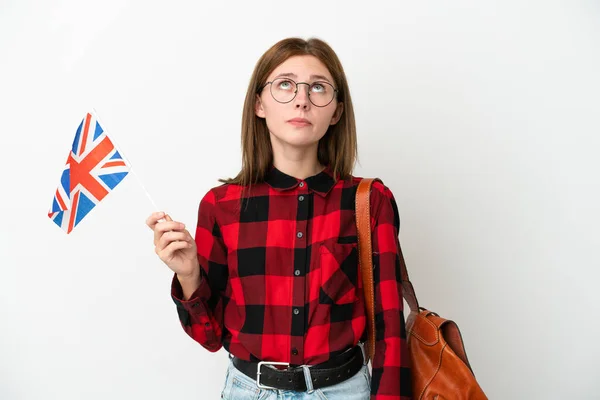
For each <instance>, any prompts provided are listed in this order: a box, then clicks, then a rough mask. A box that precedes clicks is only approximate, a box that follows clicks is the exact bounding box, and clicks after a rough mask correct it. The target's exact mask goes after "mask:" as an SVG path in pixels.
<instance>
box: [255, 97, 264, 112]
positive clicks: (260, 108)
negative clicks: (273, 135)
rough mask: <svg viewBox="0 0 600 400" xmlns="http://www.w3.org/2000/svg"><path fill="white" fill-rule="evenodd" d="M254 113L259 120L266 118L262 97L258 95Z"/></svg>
mask: <svg viewBox="0 0 600 400" xmlns="http://www.w3.org/2000/svg"><path fill="white" fill-rule="evenodd" d="M254 113H255V114H256V116H257V117H259V118H265V110H264V108H263V105H262V101H261V100H260V95H258V94H257V95H256V101H255V102H254Z"/></svg>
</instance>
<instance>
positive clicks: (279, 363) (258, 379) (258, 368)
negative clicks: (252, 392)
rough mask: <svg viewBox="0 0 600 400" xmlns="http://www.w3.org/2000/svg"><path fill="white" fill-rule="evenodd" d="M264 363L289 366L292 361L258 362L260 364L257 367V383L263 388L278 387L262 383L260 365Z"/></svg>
mask: <svg viewBox="0 0 600 400" xmlns="http://www.w3.org/2000/svg"><path fill="white" fill-rule="evenodd" d="M263 365H285V366H286V367H289V366H290V363H286V362H275V361H260V362H259V363H258V366H257V367H256V385H257V386H258V387H259V388H261V389H277V388H274V387H272V386H267V385H263V384H262V383H260V375H261V372H260V367H262V366H263Z"/></svg>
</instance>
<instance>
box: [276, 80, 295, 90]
mask: <svg viewBox="0 0 600 400" xmlns="http://www.w3.org/2000/svg"><path fill="white" fill-rule="evenodd" d="M292 87H293V85H292V81H288V80H281V81H279V82H278V83H277V88H278V89H282V90H290V89H291V88H292Z"/></svg>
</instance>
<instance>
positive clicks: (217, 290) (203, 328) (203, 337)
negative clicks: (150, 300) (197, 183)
mask: <svg viewBox="0 0 600 400" xmlns="http://www.w3.org/2000/svg"><path fill="white" fill-rule="evenodd" d="M197 221H198V222H197V226H196V235H195V238H194V240H195V241H196V246H197V248H198V261H199V264H200V279H201V283H200V286H199V287H198V289H196V291H195V292H194V293H193V294H192V295H191V296H190V298H189V299H188V300H183V292H182V288H181V284H180V283H179V280H178V279H177V275H176V274H174V276H173V281H172V283H171V298H172V299H173V301H174V302H175V305H176V308H177V313H178V315H179V321H180V322H181V326H182V327H183V329H184V330H185V332H186V333H187V334H188V335H189V336H190V337H191V338H192V339H194V340H195V341H196V342H198V343H200V344H201V345H202V346H203V347H204V348H206V349H207V350H209V351H211V352H216V351H218V350H220V349H221V347H222V332H223V313H224V307H225V304H226V298H225V289H226V286H227V280H228V277H229V273H228V268H227V248H226V246H225V244H224V242H223V237H222V236H221V230H220V229H219V225H218V224H217V220H216V200H215V195H214V193H213V192H212V191H209V192H208V193H207V194H206V195H205V196H204V197H203V198H202V200H201V201H200V205H199V207H198V220H197Z"/></svg>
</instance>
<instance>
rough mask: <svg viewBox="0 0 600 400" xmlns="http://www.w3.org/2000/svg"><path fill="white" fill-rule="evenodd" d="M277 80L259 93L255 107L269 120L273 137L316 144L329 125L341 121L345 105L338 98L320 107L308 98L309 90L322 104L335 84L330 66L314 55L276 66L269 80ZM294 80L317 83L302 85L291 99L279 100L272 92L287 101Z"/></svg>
mask: <svg viewBox="0 0 600 400" xmlns="http://www.w3.org/2000/svg"><path fill="white" fill-rule="evenodd" d="M280 78H283V79H280ZM274 80H276V82H275V83H273V84H269V85H267V86H265V87H264V89H263V90H262V92H261V93H260V94H259V95H257V99H256V107H255V112H256V115H257V116H258V117H260V118H265V119H266V122H267V127H268V129H269V132H270V133H271V139H272V140H278V141H279V142H281V143H282V144H287V145H291V146H294V147H309V146H313V145H315V144H316V143H318V141H319V140H320V139H321V138H322V137H323V136H324V135H325V133H326V132H327V128H328V127H329V125H334V124H336V123H337V122H338V121H339V119H340V117H341V115H342V110H343V104H342V103H339V102H338V101H337V98H334V100H333V101H331V102H330V103H329V104H328V105H326V106H324V107H317V106H316V105H315V104H313V103H311V101H310V100H309V97H308V91H309V90H310V91H311V99H312V100H313V101H314V102H315V103H317V104H319V105H321V104H323V103H324V102H326V99H327V98H328V96H329V93H331V90H332V86H333V87H335V84H334V81H333V77H332V76H331V74H330V73H329V71H328V70H327V67H325V65H324V64H323V63H322V62H321V61H319V59H317V58H316V57H314V56H294V57H290V58H288V59H287V60H286V61H284V62H283V63H282V64H280V65H279V66H278V67H277V68H275V70H274V71H273V72H272V73H271V74H270V75H269V77H268V79H267V82H271V81H274ZM291 81H294V82H298V83H300V82H306V83H308V84H315V85H313V86H312V88H309V85H304V84H300V85H298V86H297V93H296V97H294V99H293V100H292V101H289V102H287V103H281V102H278V101H276V100H275V98H274V97H273V96H272V95H271V93H274V94H275V95H276V96H278V99H279V100H280V101H281V100H284V101H287V99H288V98H291V96H293V88H294V83H293V82H291ZM319 82H323V84H319ZM326 83H329V84H331V86H328V85H327V84H326ZM336 89H337V88H336ZM331 95H332V96H333V93H331ZM336 97H337V96H336Z"/></svg>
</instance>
